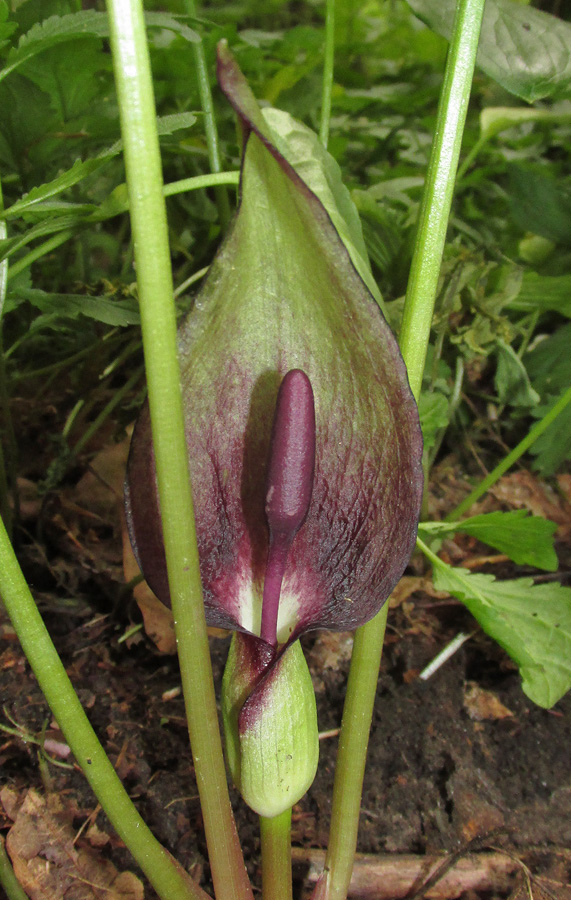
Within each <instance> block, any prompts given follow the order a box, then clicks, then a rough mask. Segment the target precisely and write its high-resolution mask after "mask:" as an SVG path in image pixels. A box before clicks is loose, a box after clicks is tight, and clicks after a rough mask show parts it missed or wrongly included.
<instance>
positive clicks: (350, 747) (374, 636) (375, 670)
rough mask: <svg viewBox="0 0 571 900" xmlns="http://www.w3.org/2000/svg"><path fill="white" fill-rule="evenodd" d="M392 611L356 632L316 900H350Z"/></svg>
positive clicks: (386, 606)
mask: <svg viewBox="0 0 571 900" xmlns="http://www.w3.org/2000/svg"><path fill="white" fill-rule="evenodd" d="M388 609H389V604H388V602H387V603H385V605H384V606H383V608H382V609H381V611H380V612H379V613H377V615H376V616H375V618H374V619H371V621H370V622H369V623H368V624H367V625H364V626H363V627H362V628H358V629H357V631H356V632H355V642H354V644H353V653H352V656H351V668H350V670H349V680H348V682H347V694H346V696H345V704H344V707H343V721H342V723H341V733H340V736H339V750H338V752H337V761H336V763H335V783H334V786H333V807H332V813H331V829H330V831H329V842H328V847H327V857H326V860H325V868H324V875H325V878H324V879H322V881H320V882H319V883H318V886H317V889H316V891H315V894H314V898H315V900H326V898H327V900H333V898H335V900H344V898H345V897H346V896H347V890H348V887H349V882H350V880H351V873H352V871H353V860H354V857H355V848H356V846H357V832H358V829H359V812H360V809H361V792H362V788H363V777H364V774H365V764H366V760H367V745H368V743H369V731H370V729H371V721H372V718H373V709H374V706H375V696H376V692H377V680H378V677H379V667H380V665H381V654H382V652H383V640H384V637H385V627H386V624H387V614H388Z"/></svg>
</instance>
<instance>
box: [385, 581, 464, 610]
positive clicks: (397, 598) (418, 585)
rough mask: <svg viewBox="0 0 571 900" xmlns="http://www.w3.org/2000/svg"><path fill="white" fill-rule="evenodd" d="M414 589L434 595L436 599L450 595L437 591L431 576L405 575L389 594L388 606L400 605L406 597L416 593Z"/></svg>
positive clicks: (393, 607)
mask: <svg viewBox="0 0 571 900" xmlns="http://www.w3.org/2000/svg"><path fill="white" fill-rule="evenodd" d="M416 591H422V592H423V594H428V596H429V597H434V598H435V599H436V600H444V599H445V598H446V597H449V596H450V595H449V594H447V593H446V591H437V590H436V588H435V587H434V584H433V583H432V579H431V578H427V577H426V576H422V577H421V576H418V575H405V576H403V578H401V580H400V581H399V583H398V584H397V586H396V588H395V589H394V591H393V592H392V594H391V596H390V599H389V606H390V608H391V609H395V608H396V607H397V606H400V605H401V603H404V602H405V600H408V598H409V597H410V596H411V595H412V594H414V593H416Z"/></svg>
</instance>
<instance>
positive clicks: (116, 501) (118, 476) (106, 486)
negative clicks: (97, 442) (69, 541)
mask: <svg viewBox="0 0 571 900" xmlns="http://www.w3.org/2000/svg"><path fill="white" fill-rule="evenodd" d="M130 443H131V439H130V437H127V438H125V440H124V441H121V443H120V444H111V445H110V446H108V447H104V448H103V450H101V451H100V452H99V453H98V454H97V456H96V457H95V458H94V459H93V460H92V462H91V464H90V471H89V472H86V473H85V475H84V476H83V478H81V480H80V481H79V482H78V484H77V485H76V487H75V489H74V492H73V499H74V500H75V502H76V503H77V504H78V505H79V506H81V507H83V508H84V509H86V510H89V511H90V512H92V513H96V514H97V515H99V516H101V517H102V519H104V520H105V521H109V520H110V519H111V520H113V519H115V520H116V519H117V509H118V508H122V506H123V482H124V481H125V469H126V467H127V457H128V455H129V445H130Z"/></svg>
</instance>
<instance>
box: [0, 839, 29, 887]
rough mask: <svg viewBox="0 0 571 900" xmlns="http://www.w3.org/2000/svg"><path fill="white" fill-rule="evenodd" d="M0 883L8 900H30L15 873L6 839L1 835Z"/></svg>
mask: <svg viewBox="0 0 571 900" xmlns="http://www.w3.org/2000/svg"><path fill="white" fill-rule="evenodd" d="M0 884H1V885H2V887H3V888H4V891H5V892H6V897H7V898H8V900H28V895H27V894H26V893H24V890H23V888H22V886H21V885H20V882H19V881H18V879H17V878H16V876H15V874H14V869H13V868H12V863H11V862H10V858H9V856H8V854H7V853H6V848H5V846H4V839H3V838H1V837H0Z"/></svg>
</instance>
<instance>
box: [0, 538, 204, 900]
mask: <svg viewBox="0 0 571 900" xmlns="http://www.w3.org/2000/svg"><path fill="white" fill-rule="evenodd" d="M0 560H1V565H0V596H1V597H2V600H3V601H4V605H5V606H6V609H7V611H8V615H9V616H10V619H11V622H12V624H13V626H14V629H15V631H16V634H17V635H18V638H19V640H20V643H21V644H22V648H23V650H24V653H25V654H26V656H27V658H28V662H29V663H30V665H31V667H32V669H33V671H34V674H35V676H36V678H37V679H38V683H39V685H40V688H41V689H42V692H43V694H44V697H45V698H46V700H47V702H48V704H49V706H50V709H51V711H52V713H53V715H54V716H55V718H56V720H57V723H58V725H59V727H60V728H61V730H62V731H63V733H64V735H65V739H66V741H67V743H68V744H69V746H70V747H71V751H72V753H73V755H74V757H75V760H76V762H77V764H78V765H79V766H80V767H81V769H82V770H83V773H84V775H85V777H86V778H87V780H88V782H89V784H90V785H91V787H92V788H93V791H94V792H95V795H96V797H97V799H98V800H99V802H100V804H101V806H102V807H103V809H104V810H105V812H106V814H107V816H108V817H109V820H110V822H111V823H112V825H113V827H114V828H115V830H116V832H117V834H118V835H119V837H120V838H121V840H122V841H124V843H125V845H126V846H127V848H128V849H129V850H130V852H131V853H132V854H133V856H134V857H135V859H136V860H137V862H138V863H139V865H140V866H141V868H142V870H143V872H144V873H145V875H146V876H147V878H148V879H149V881H150V882H151V884H152V885H153V887H154V888H155V890H156V892H157V894H158V895H159V897H161V898H162V900H189V898H196V900H206V897H207V895H206V894H205V893H204V891H203V890H202V889H201V888H199V887H198V886H197V885H195V884H194V882H193V881H192V880H191V879H190V878H189V877H188V876H187V875H185V873H184V871H183V870H182V869H181V868H180V866H178V865H177V863H175V861H174V860H173V859H172V857H171V856H170V855H169V854H168V853H167V852H166V850H165V849H164V848H163V847H161V845H160V844H159V842H158V841H157V840H156V838H155V837H154V836H153V835H152V833H151V831H150V830H149V828H148V826H147V825H146V824H145V822H144V821H143V819H142V818H141V816H140V815H139V813H138V812H137V810H136V809H135V807H134V805H133V803H132V801H131V799H130V798H129V795H128V794H127V791H126V790H125V788H124V787H123V785H122V784H121V782H120V780H119V778H118V776H117V773H116V772H115V770H114V768H113V766H112V765H111V763H110V761H109V759H108V757H107V756H106V754H105V751H104V749H103V747H102V746H101V744H100V743H99V740H98V739H97V736H96V734H95V732H94V731H93V728H92V727H91V725H90V724H89V720H88V718H87V716H86V715H85V712H84V711H83V709H82V706H81V703H80V702H79V700H78V698H77V694H76V693H75V691H74V689H73V687H72V684H71V682H70V680H69V678H68V676H67V673H66V671H65V669H64V667H63V664H62V662H61V660H60V658H59V656H58V654H57V651H56V649H55V647H54V645H53V644H52V641H51V639H50V636H49V634H48V632H47V630H46V626H45V625H44V623H43V621H42V617H41V616H40V614H39V612H38V609H37V607H36V604H35V603H34V599H33V597H32V595H31V593H30V590H29V588H28V585H27V584H26V580H25V578H24V576H23V574H22V571H21V569H20V567H19V565H18V561H17V560H16V557H15V555H14V551H13V549H12V547H11V545H10V541H9V538H8V535H7V533H6V529H5V528H4V526H3V524H2V522H1V521H0Z"/></svg>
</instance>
